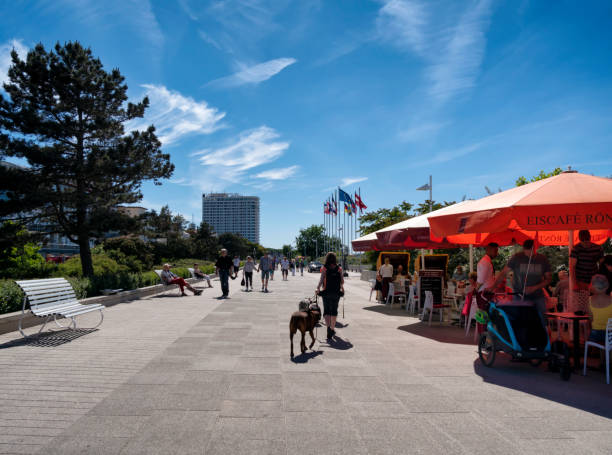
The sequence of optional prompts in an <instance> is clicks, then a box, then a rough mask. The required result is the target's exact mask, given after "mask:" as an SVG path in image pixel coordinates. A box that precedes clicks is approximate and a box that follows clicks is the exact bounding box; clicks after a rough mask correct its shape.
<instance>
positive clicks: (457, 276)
mask: <svg viewBox="0 0 612 455" xmlns="http://www.w3.org/2000/svg"><path fill="white" fill-rule="evenodd" d="M451 279H452V281H453V283H454V284H455V285H457V281H465V280H467V279H468V276H467V275H466V273H465V272H464V271H463V267H461V266H460V265H458V266H457V268H456V269H455V273H453V277H452V278H451Z"/></svg>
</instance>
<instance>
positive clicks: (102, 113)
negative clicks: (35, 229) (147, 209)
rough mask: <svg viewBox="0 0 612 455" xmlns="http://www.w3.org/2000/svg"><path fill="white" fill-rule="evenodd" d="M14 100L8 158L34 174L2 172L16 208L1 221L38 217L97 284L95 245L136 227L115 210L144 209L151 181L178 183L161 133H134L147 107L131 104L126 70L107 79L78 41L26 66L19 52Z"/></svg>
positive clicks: (10, 87)
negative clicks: (76, 253)
mask: <svg viewBox="0 0 612 455" xmlns="http://www.w3.org/2000/svg"><path fill="white" fill-rule="evenodd" d="M11 58H12V65H11V67H10V68H9V71H8V78H9V81H8V82H7V83H5V84H4V90H5V91H6V93H7V94H8V98H6V97H4V96H0V158H3V157H5V156H9V157H18V158H25V159H26V160H27V162H28V163H29V165H30V166H29V167H28V168H26V169H21V168H19V169H13V168H5V167H2V168H1V171H0V182H2V183H1V184H0V185H1V186H0V189H2V190H5V191H6V194H7V197H8V199H7V200H5V201H2V203H1V204H0V215H9V214H10V215H15V214H21V216H22V217H25V216H26V215H24V213H28V212H29V213H30V215H29V216H30V217H37V218H40V219H42V220H45V221H48V222H51V223H52V224H53V225H55V226H57V231H58V232H60V233H61V234H63V235H65V236H67V237H68V238H69V239H70V240H72V241H73V242H75V243H77V244H78V245H79V248H80V257H81V265H82V271H83V274H84V275H85V276H93V273H94V268H93V263H92V257H91V251H90V239H91V238H92V237H99V236H101V235H102V234H103V233H104V232H108V231H111V230H119V231H120V232H122V231H125V230H127V229H129V228H133V227H134V226H133V220H131V219H130V218H129V217H127V216H125V215H122V214H121V213H119V212H118V211H117V210H116V207H117V206H118V205H120V204H129V203H134V202H138V201H139V200H140V199H142V194H141V192H140V189H141V185H142V182H143V181H145V180H153V182H154V183H156V184H160V179H163V178H168V177H170V176H171V174H172V172H173V170H174V166H173V165H172V164H171V163H170V156H169V155H168V154H164V153H163V152H162V151H161V143H160V142H159V140H158V139H157V137H156V135H155V128H154V127H153V126H150V127H149V128H148V129H147V130H146V131H131V132H130V133H127V134H126V131H125V125H124V124H125V122H128V121H130V120H133V119H136V118H141V117H143V115H144V112H145V109H146V108H147V107H148V105H149V101H148V99H147V98H144V99H143V100H142V101H140V102H138V103H135V104H134V103H131V102H128V98H127V85H126V84H125V83H124V77H123V76H122V75H121V73H120V72H119V70H118V69H113V70H111V71H110V72H107V71H105V70H104V68H103V66H102V63H101V62H100V60H99V59H97V58H95V57H93V55H92V52H91V50H90V49H89V48H87V49H86V48H84V47H82V46H81V44H79V43H78V42H68V43H66V44H65V45H63V46H62V45H60V44H59V43H58V44H56V46H55V49H54V50H50V51H49V52H47V51H46V50H45V48H44V46H43V45H42V44H38V45H37V46H36V47H35V48H34V49H33V50H32V51H30V52H28V55H27V58H26V59H25V60H21V59H20V58H19V56H18V55H17V52H15V51H14V50H13V52H12V53H11Z"/></svg>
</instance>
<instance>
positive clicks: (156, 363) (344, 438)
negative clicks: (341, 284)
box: [0, 273, 612, 455]
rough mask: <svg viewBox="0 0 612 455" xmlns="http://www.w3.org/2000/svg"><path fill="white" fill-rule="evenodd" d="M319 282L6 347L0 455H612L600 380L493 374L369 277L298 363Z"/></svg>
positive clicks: (135, 309) (464, 341)
mask: <svg viewBox="0 0 612 455" xmlns="http://www.w3.org/2000/svg"><path fill="white" fill-rule="evenodd" d="M316 279H317V276H316V275H314V274H307V273H305V274H304V276H303V277H300V276H295V277H293V276H291V275H290V276H289V281H287V282H283V281H281V279H280V274H277V277H276V279H275V280H274V281H272V282H271V283H270V290H271V291H272V292H271V293H269V294H264V293H261V292H258V290H259V287H258V285H257V282H256V288H255V289H256V291H255V292H249V293H247V292H242V291H240V289H239V288H240V286H239V279H238V280H235V281H232V282H231V294H230V296H231V299H229V300H221V301H220V300H216V299H215V298H214V297H216V296H218V295H219V294H220V289H219V283H218V282H214V285H215V288H214V289H205V290H204V293H203V294H202V296H200V297H192V296H190V297H182V298H180V297H177V295H176V293H174V292H169V293H167V294H164V295H161V296H154V297H151V298H148V299H145V300H140V301H135V302H131V303H126V304H121V305H117V306H114V307H111V308H108V309H107V310H106V312H105V320H104V323H103V324H102V326H101V327H100V328H99V329H98V330H96V331H93V332H88V331H80V332H77V333H71V334H69V333H54V334H52V335H51V336H47V337H44V338H42V339H41V340H40V341H39V342H33V343H23V342H22V341H20V336H19V335H18V333H11V334H7V335H3V336H0V453H37V452H40V453H57V454H72V453H88V454H89V453H102V454H119V453H121V454H132V453H142V454H170V453H181V454H189V453H195V454H201V453H207V454H208V453H227V454H241V453H245V454H247V453H248V454H253V453H261V454H275V453H283V454H285V453H287V454H288V453H291V454H293V453H300V454H309V453H312V454H325V453H329V454H339V453H346V454H360V453H375V454H378V453H434V454H435V453H444V454H453V453H470V454H474V453H483V454H484V453H486V454H491V453H496V454H503V453H538V454H542V453H553V454H564V453H571V454H573V455H575V454H576V453H583V454H584V453H611V451H612V449H611V448H612V420H611V417H612V386H607V385H606V384H605V378H604V375H603V374H602V373H601V372H594V371H592V372H589V376H587V377H586V378H584V377H582V376H579V375H574V376H572V378H571V380H570V382H562V381H561V380H560V379H559V376H558V374H553V373H549V372H547V371H546V369H545V367H544V366H542V367H540V368H533V367H531V366H529V365H527V364H522V363H514V362H509V361H508V360H507V359H505V358H503V357H502V356H499V357H498V359H497V360H496V363H495V365H494V367H493V368H491V369H485V368H484V367H482V366H481V365H480V364H479V362H478V361H477V354H476V349H475V346H474V345H473V344H471V340H472V336H470V337H467V338H466V337H465V336H464V334H463V332H462V331H461V330H459V329H458V328H455V327H438V326H437V325H436V324H435V323H434V324H433V325H432V327H431V328H428V327H427V326H426V325H423V324H421V323H420V322H419V321H418V320H417V319H416V318H414V317H410V316H408V315H407V314H406V313H405V312H404V310H403V309H399V308H397V307H396V308H394V309H393V310H392V311H390V310H389V309H388V308H384V307H383V306H381V305H378V304H376V303H374V302H368V296H369V289H368V284H367V283H365V282H362V281H359V279H358V278H357V277H356V276H353V277H351V278H350V279H348V280H347V285H346V291H347V292H346V295H347V298H346V302H345V305H344V317H342V307H343V305H342V304H341V305H340V317H339V322H340V324H341V326H340V328H338V330H337V333H338V338H337V339H336V340H335V341H334V342H332V343H329V344H328V343H327V342H326V341H325V339H324V334H325V328H324V327H320V328H319V329H318V333H317V342H316V343H315V346H314V347H313V351H308V352H307V353H306V354H305V355H297V356H296V358H295V359H294V361H291V359H290V358H289V333H288V323H289V316H290V314H291V313H292V312H293V311H295V310H296V309H297V305H298V302H299V300H300V299H301V298H303V297H306V296H308V295H312V294H313V291H314V288H315V286H316ZM86 322H87V319H86V318H83V321H82V325H85V324H86ZM299 340H300V337H299V334H298V335H297V336H296V337H295V338H294V346H295V348H294V349H295V352H296V354H298V353H299ZM306 341H307V343H309V341H310V339H309V337H308V336H307V338H306Z"/></svg>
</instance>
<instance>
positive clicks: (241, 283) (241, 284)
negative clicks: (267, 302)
mask: <svg viewBox="0 0 612 455" xmlns="http://www.w3.org/2000/svg"><path fill="white" fill-rule="evenodd" d="M240 286H244V278H242V281H241V282H240Z"/></svg>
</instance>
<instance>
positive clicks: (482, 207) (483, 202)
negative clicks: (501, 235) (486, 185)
mask: <svg viewBox="0 0 612 455" xmlns="http://www.w3.org/2000/svg"><path fill="white" fill-rule="evenodd" d="M473 202H474V203H473V204H470V205H469V206H465V207H456V206H454V208H450V210H448V211H446V212H445V213H442V214H439V215H436V214H435V213H434V214H432V216H431V217H429V225H430V226H431V229H432V232H433V234H434V235H436V236H439V237H444V236H451V235H453V234H468V233H498V232H509V231H515V232H516V231H523V232H527V233H534V232H536V231H537V232H538V233H539V232H540V231H547V232H549V233H550V231H555V232H557V233H558V234H555V235H557V236H558V237H557V241H559V242H560V241H561V240H562V239H561V237H559V236H561V235H565V242H564V243H565V244H567V242H568V241H569V237H568V231H570V230H579V229H588V230H591V231H592V234H594V235H595V236H600V237H603V236H606V237H607V236H608V235H610V234H612V232H611V231H610V229H611V228H612V179H607V178H602V177H594V176H591V175H586V174H579V173H577V172H573V171H568V172H563V173H561V174H559V175H556V176H554V177H549V178H547V179H544V180H540V181H537V182H533V183H529V184H527V185H523V186H519V187H516V188H512V189H510V190H507V191H503V192H501V193H497V194H494V195H492V196H488V197H485V198H482V199H479V200H477V201H473ZM593 231H594V232H593ZM563 232H565V234H562V233H563ZM555 235H549V236H543V238H544V239H549V240H550V241H552V240H555ZM542 244H545V243H542ZM550 244H557V245H558V244H560V243H550Z"/></svg>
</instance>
